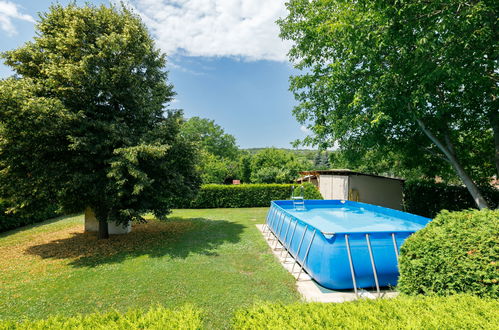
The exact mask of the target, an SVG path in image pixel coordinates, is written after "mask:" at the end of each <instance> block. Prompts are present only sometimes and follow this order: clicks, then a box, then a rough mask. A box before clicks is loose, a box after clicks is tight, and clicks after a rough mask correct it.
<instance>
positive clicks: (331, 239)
mask: <svg viewBox="0 0 499 330" xmlns="http://www.w3.org/2000/svg"><path fill="white" fill-rule="evenodd" d="M430 220H431V219H428V218H424V217H421V216H417V215H414V214H410V213H406V212H401V211H397V210H392V209H388V208H385V207H381V206H375V205H370V204H364V203H359V202H352V201H339V200H305V203H304V207H303V204H302V205H300V208H295V204H293V201H273V202H272V203H271V207H270V210H269V213H268V215H267V226H268V229H270V231H271V232H272V233H274V235H275V236H276V238H277V239H278V240H279V242H280V243H281V244H282V245H283V247H284V249H286V251H287V252H288V253H289V254H290V255H291V256H293V258H294V259H295V260H296V262H297V263H298V264H299V266H300V267H301V268H303V269H304V270H305V271H306V272H307V273H308V274H309V275H310V276H311V277H312V278H313V279H314V280H315V281H316V282H317V283H319V284H320V285H322V286H324V287H326V288H329V289H336V290H340V289H355V290H357V288H374V287H376V288H377V289H378V291H379V288H380V287H387V286H395V285H396V284H397V278H398V274H399V273H398V267H397V259H398V253H399V249H400V246H401V245H402V243H403V242H404V241H405V239H406V238H407V237H409V235H411V234H412V233H414V232H415V231H417V230H419V229H421V228H423V227H424V226H426V224H427V223H428V222H429V221H430Z"/></svg>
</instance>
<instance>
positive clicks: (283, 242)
mask: <svg viewBox="0 0 499 330" xmlns="http://www.w3.org/2000/svg"><path fill="white" fill-rule="evenodd" d="M291 221H293V219H291V218H290V219H289V224H288V228H287V229H286V234H285V235H284V240H283V241H282V246H283V247H284V249H282V250H281V253H280V254H279V256H281V257H282V252H284V250H286V252H287V251H288V248H287V247H286V240H287V239H288V234H289V229H290V228H291Z"/></svg>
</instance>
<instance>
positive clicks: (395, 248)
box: [392, 233, 399, 263]
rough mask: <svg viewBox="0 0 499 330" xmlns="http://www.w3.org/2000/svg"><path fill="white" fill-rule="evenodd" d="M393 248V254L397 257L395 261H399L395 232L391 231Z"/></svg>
mask: <svg viewBox="0 0 499 330" xmlns="http://www.w3.org/2000/svg"><path fill="white" fill-rule="evenodd" d="M392 241H393V249H394V250H395V256H396V257H397V263H398V261H399V249H398V247H397V240H396V239H395V233H392Z"/></svg>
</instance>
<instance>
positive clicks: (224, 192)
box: [176, 182, 322, 208]
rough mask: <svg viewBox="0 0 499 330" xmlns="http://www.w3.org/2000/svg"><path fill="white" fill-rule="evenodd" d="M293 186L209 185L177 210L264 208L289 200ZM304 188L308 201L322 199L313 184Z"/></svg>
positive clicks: (204, 186)
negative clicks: (277, 201) (275, 202)
mask: <svg viewBox="0 0 499 330" xmlns="http://www.w3.org/2000/svg"><path fill="white" fill-rule="evenodd" d="M293 186H295V187H296V185H292V184H240V185H221V184H207V185H203V186H201V189H200V190H199V192H198V195H197V196H196V198H195V199H194V200H192V201H189V200H179V201H178V202H177V203H176V204H177V208H225V207H231V208H236V207H264V206H269V205H270V201H272V200H282V199H289V198H290V196H291V190H292V187H293ZM303 187H304V197H305V198H306V199H322V196H321V194H320V192H319V190H317V188H316V187H315V186H314V185H313V184H311V183H308V182H307V183H305V184H303ZM296 189H298V188H296Z"/></svg>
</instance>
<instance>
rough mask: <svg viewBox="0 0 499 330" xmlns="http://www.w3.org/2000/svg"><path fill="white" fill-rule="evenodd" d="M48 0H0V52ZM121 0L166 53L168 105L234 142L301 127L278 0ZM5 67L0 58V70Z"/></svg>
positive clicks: (300, 132)
mask: <svg viewBox="0 0 499 330" xmlns="http://www.w3.org/2000/svg"><path fill="white" fill-rule="evenodd" d="M55 2H56V1H52V0H0V52H2V51H5V50H9V49H13V48H16V47H19V46H21V45H22V44H24V43H25V42H27V41H29V40H31V39H32V38H33V37H34V36H35V22H36V21H37V20H38V13H40V12H45V11H47V10H48V8H49V7H50V5H51V3H55ZM57 2H58V3H61V4H63V5H65V4H67V3H69V2H70V0H59V1H57ZM76 2H77V3H78V4H80V5H81V4H83V3H85V2H89V3H93V4H105V5H110V4H111V3H119V2H120V1H117V0H116V1H115V0H87V1H79V0H78V1H76ZM124 2H125V3H126V5H127V6H129V7H131V8H132V9H133V10H134V11H135V12H136V13H137V14H139V15H140V17H141V18H142V20H143V21H144V23H145V24H146V26H147V27H148V29H149V31H150V32H151V35H152V36H153V38H154V39H155V41H156V45H157V46H158V47H159V48H160V49H161V50H162V51H163V52H165V53H166V54H167V58H168V65H167V70H168V71H169V81H170V82H171V83H173V85H174V87H175V91H176V93H177V96H176V98H175V100H174V101H173V103H172V104H171V105H170V107H171V108H178V109H183V110H184V114H185V116H186V117H193V116H199V117H202V118H209V119H213V120H214V121H215V122H216V123H217V124H219V125H220V126H222V127H223V128H224V130H225V131H226V132H227V133H229V134H232V135H234V136H235V137H236V140H237V143H238V145H239V146H240V147H241V148H259V147H271V146H274V147H282V148H290V147H291V144H290V143H291V142H293V141H294V140H296V139H301V138H303V137H305V136H306V134H307V133H308V131H307V129H306V128H305V127H303V126H301V125H300V124H299V123H298V122H297V121H296V120H295V119H294V117H293V115H292V109H293V106H294V105H296V101H295V100H294V98H293V95H292V93H291V92H289V91H288V86H289V80H288V79H289V76H290V75H292V74H297V73H298V72H297V71H296V70H295V69H293V67H292V64H291V63H290V62H289V61H288V60H287V55H286V54H287V51H288V50H289V48H290V43H289V42H288V41H283V40H281V39H280V38H279V28H278V26H277V25H276V24H275V21H276V20H277V19H278V18H279V17H284V16H286V8H285V6H284V2H285V0H272V1H269V0H126V1H124ZM11 74H12V71H11V70H9V68H8V67H6V66H5V65H3V64H0V78H5V77H8V76H10V75H11Z"/></svg>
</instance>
